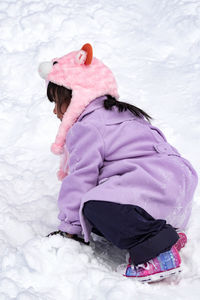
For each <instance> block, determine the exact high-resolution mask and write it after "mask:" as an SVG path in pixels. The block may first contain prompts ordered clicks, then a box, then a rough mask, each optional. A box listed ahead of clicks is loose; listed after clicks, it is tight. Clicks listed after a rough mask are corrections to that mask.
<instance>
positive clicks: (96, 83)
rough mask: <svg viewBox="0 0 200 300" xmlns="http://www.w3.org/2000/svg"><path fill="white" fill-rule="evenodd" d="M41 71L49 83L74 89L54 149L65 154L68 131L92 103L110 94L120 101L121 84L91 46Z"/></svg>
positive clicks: (88, 45) (45, 65) (42, 66)
mask: <svg viewBox="0 0 200 300" xmlns="http://www.w3.org/2000/svg"><path fill="white" fill-rule="evenodd" d="M38 71H39V74H40V76H41V77H42V78H44V79H45V80H46V82H47V83H48V82H49V81H51V82H53V83H55V84H57V85H60V86H64V87H66V88H68V89H71V90H72V98H71V102H70V104H69V106H68V108H67V111H66V112H65V113H64V115H63V119H62V122H61V124H60V126H59V130H58V133H57V136H56V139H55V142H54V143H53V144H52V146H51V151H52V152H53V153H54V154H62V153H64V145H65V140H66V135H67V132H68V130H69V129H70V127H71V126H72V125H73V124H74V123H75V122H76V120H77V119H78V117H79V116H80V115H81V113H82V112H83V111H84V109H85V108H86V106H87V105H88V104H89V103H90V102H91V101H92V100H94V99H95V98H97V97H100V96H103V95H106V94H108V95H111V96H113V97H115V98H116V99H118V98H119V95H118V91H117V83H116V80H115V78H114V75H113V73H112V71H111V70H110V69H109V68H108V67H107V66H106V65H104V64H103V62H102V61H100V60H99V59H97V58H95V57H93V49H92V46H91V45H90V44H85V45H84V46H83V47H82V48H81V49H80V50H78V51H73V52H70V53H69V54H67V55H64V56H62V57H60V58H54V59H52V61H50V62H43V63H41V64H40V65H39V69H38Z"/></svg>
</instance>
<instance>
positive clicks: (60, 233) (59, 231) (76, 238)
mask: <svg viewBox="0 0 200 300" xmlns="http://www.w3.org/2000/svg"><path fill="white" fill-rule="evenodd" d="M56 234H59V235H61V236H63V237H67V238H70V239H73V240H75V241H78V242H80V243H83V244H85V245H89V244H90V243H89V242H88V243H86V242H85V241H84V239H82V238H81V237H79V236H77V234H71V233H67V232H63V231H61V230H57V231H53V232H51V233H49V234H48V235H47V237H49V236H51V235H56Z"/></svg>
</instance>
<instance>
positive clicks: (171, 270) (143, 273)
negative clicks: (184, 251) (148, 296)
mask: <svg viewBox="0 0 200 300" xmlns="http://www.w3.org/2000/svg"><path fill="white" fill-rule="evenodd" d="M180 264H181V258H180V255H179V252H178V250H177V249H176V247H175V246H173V247H172V248H171V249H170V250H169V251H166V252H163V253H160V254H159V255H158V256H157V257H156V258H153V259H151V260H150V261H148V262H147V263H144V264H139V265H137V266H133V265H131V264H128V265H127V267H126V271H125V274H124V276H126V277H131V278H135V279H137V280H138V281H141V282H153V281H160V280H162V279H165V278H167V277H169V276H172V275H177V274H179V273H180V272H181V268H180Z"/></svg>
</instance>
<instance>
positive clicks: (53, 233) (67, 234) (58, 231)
mask: <svg viewBox="0 0 200 300" xmlns="http://www.w3.org/2000/svg"><path fill="white" fill-rule="evenodd" d="M56 234H59V235H61V236H63V237H68V238H73V234H70V233H67V232H63V231H61V230H57V231H53V232H51V233H49V234H48V235H47V237H49V236H51V235H56Z"/></svg>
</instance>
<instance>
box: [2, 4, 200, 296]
mask: <svg viewBox="0 0 200 300" xmlns="http://www.w3.org/2000/svg"><path fill="white" fill-rule="evenodd" d="M199 25H200V2H199V1H198V0H193V1H188V0H187V1H186V0H176V1H175V0H173V1H168V0H140V1H137V0H125V1H122V0H109V1H106V0H103V1H99V0H98V1H97V0H93V1H87V0H82V1H81V0H74V1H58V0H51V1H48V0H42V1H36V0H21V1H17V0H7V1H5V0H1V2H0V54H1V72H0V91H1V95H0V126H1V131H0V141H1V145H0V170H1V172H0V208H1V209H0V243H1V247H0V270H1V275H0V299H1V300H10V299H12V300H13V299H17V300H36V299H37V300H38V299H39V300H54V299H56V300H64V299H65V300H66V299H67V300H71V299H73V300H77V299H81V300H118V299H119V300H121V299H123V298H124V299H126V300H130V299H131V300H132V299H145V300H148V299H155V300H158V299H159V300H160V299H161V298H162V299H163V300H164V299H169V298H170V297H171V298H172V297H173V299H187V300H188V299H192V300H196V299H199V298H200V284H199V283H200V260H199V247H200V237H199V231H200V221H199V215H200V197H199V192H200V190H199V186H198V188H197V190H196V193H195V195H194V205H193V211H192V216H191V219H190V222H189V226H188V229H187V234H188V244H187V246H186V247H185V248H184V249H182V250H181V257H182V266H183V272H182V273H181V275H180V277H178V278H173V279H172V278H170V279H167V280H165V281H162V282H159V283H154V284H141V283H138V282H136V281H134V280H133V279H130V278H128V279H127V278H125V277H123V276H122V275H121V273H120V272H119V268H120V267H121V265H122V264H126V256H127V255H126V251H124V250H123V251H122V250H120V249H117V248H116V247H113V246H112V245H111V244H110V243H109V242H107V241H105V240H104V239H102V238H97V237H96V236H95V235H93V239H94V241H93V242H91V245H90V246H86V245H82V244H79V243H78V242H76V241H73V240H69V239H64V238H62V237H59V236H53V237H51V238H46V237H45V236H46V235H47V234H48V233H49V232H51V231H54V230H56V229H57V226H58V224H59V222H58V219H57V214H58V209H57V196H58V192H59V188H60V183H59V182H58V181H57V178H56V170H57V168H58V164H59V162H58V158H57V157H56V156H54V155H52V154H51V152H50V150H49V148H50V145H51V143H52V142H53V141H54V138H55V135H56V133H57V128H58V126H59V121H58V120H57V118H55V116H54V115H53V113H52V111H53V106H52V104H51V103H49V102H48V101H47V98H46V90H45V84H44V82H43V80H42V79H41V78H40V77H39V75H38V73H37V68H38V65H39V63H40V62H41V61H48V60H50V59H52V58H55V57H59V56H62V55H65V54H66V53H68V52H70V51H73V50H76V49H77V50H78V49H79V48H81V47H82V45H83V44H84V43H86V42H89V43H91V44H92V45H93V47H94V54H95V56H96V57H98V58H100V59H102V60H103V61H104V62H105V63H106V64H107V65H108V66H109V67H110V68H111V69H112V70H113V72H114V74H115V76H116V79H117V82H118V85H119V93H120V96H121V100H122V101H123V100H124V101H127V102H130V103H132V104H134V105H136V106H138V107H140V108H142V109H143V110H145V111H146V112H147V113H149V114H150V115H152V116H153V117H154V121H153V124H154V125H156V126H158V127H159V128H160V129H161V130H163V132H164V133H165V135H166V137H167V139H168V141H169V142H170V143H171V144H173V145H174V146H175V147H176V148H177V149H178V150H179V152H181V154H182V156H183V157H185V158H187V159H188V160H189V161H190V162H191V163H192V165H193V166H194V167H195V169H196V170H197V172H198V174H200V166H199V155H198V154H199V153H198V152H199V149H200V138H199V137H200V123H199V119H200V113H199V111H200V104H199V103H200V102H199V100H200V96H199V95H200V84H199V75H200V54H199V53H200V26H199Z"/></svg>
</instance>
